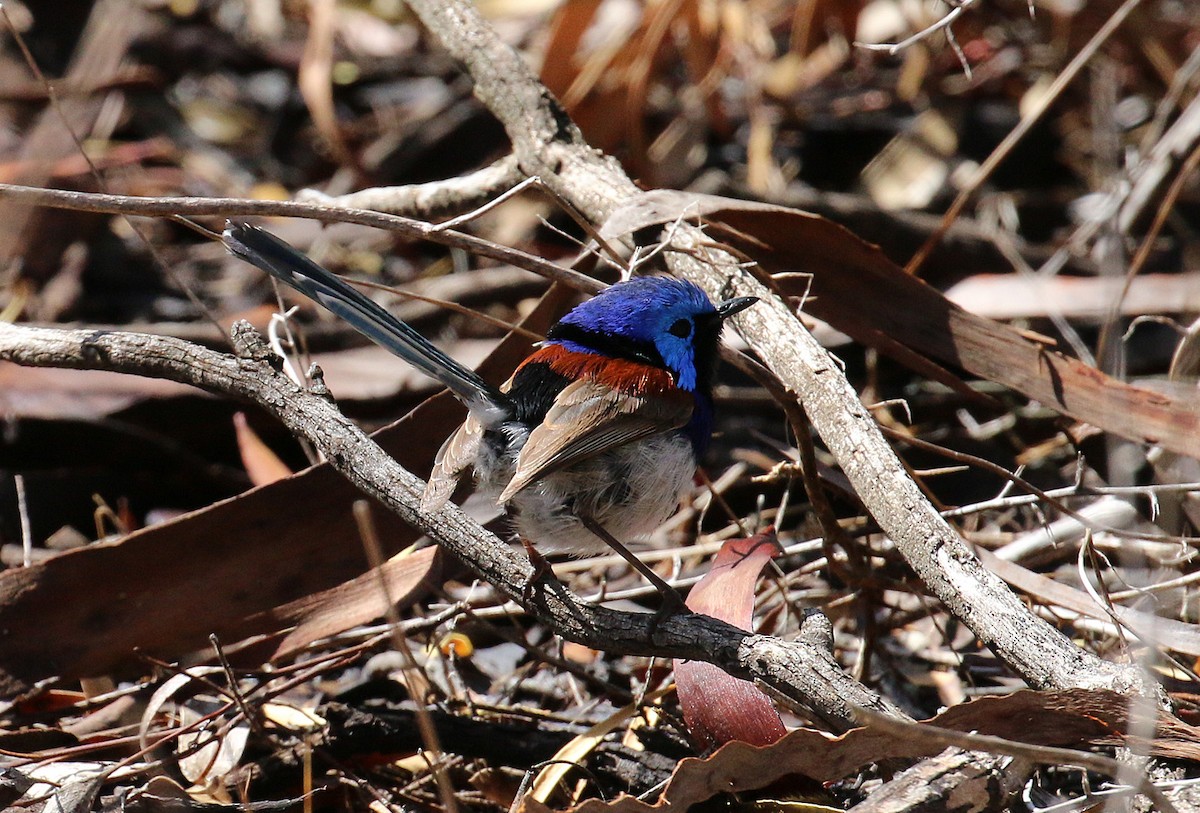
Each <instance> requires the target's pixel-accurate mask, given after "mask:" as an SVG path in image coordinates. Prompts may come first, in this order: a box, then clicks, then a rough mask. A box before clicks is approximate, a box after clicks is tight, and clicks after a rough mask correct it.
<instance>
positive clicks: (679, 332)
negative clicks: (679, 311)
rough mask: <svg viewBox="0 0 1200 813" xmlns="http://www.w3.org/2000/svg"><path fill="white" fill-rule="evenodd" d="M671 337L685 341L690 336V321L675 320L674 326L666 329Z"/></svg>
mask: <svg viewBox="0 0 1200 813" xmlns="http://www.w3.org/2000/svg"><path fill="white" fill-rule="evenodd" d="M667 332H669V333H670V334H671V335H672V336H678V337H679V338H681V339H686V338H687V337H688V336H691V335H692V320H691V319H676V320H675V324H673V325H671V327H669V328H667Z"/></svg>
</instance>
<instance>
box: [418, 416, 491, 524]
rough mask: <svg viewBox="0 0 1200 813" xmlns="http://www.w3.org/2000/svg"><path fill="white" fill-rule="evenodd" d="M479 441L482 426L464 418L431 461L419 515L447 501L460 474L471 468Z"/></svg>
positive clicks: (471, 419)
mask: <svg viewBox="0 0 1200 813" xmlns="http://www.w3.org/2000/svg"><path fill="white" fill-rule="evenodd" d="M481 440H483V424H481V423H480V422H479V421H478V420H476V419H475V417H474V416H473V415H468V416H467V420H466V421H465V422H464V423H463V425H462V426H460V427H458V429H456V430H455V431H454V434H452V435H451V436H450V437H448V438H446V442H445V443H443V444H442V448H440V449H438V453H437V457H436V458H434V461H433V471H431V472H430V473H429V482H427V483H426V484H425V492H424V493H423V494H422V495H421V510H422V511H436V510H437V509H439V508H441V507H442V505H444V504H445V502H446V500H448V499H450V495H451V494H453V493H454V489H455V488H457V486H458V481H459V478H461V477H462V474H463V472H464V471H466V470H467V469H469V468H470V467H471V466H472V465H474V463H475V457H476V455H477V454H478V453H479V443H480V441H481Z"/></svg>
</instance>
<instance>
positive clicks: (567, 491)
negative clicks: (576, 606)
mask: <svg viewBox="0 0 1200 813" xmlns="http://www.w3.org/2000/svg"><path fill="white" fill-rule="evenodd" d="M695 472H696V457H695V453H694V451H693V449H692V442H691V440H689V439H688V438H687V437H686V436H685V435H683V434H682V433H680V432H666V433H663V434H661V435H654V436H652V437H649V438H645V439H643V440H640V441H636V442H634V443H631V444H629V445H627V446H622V447H620V448H618V449H614V450H612V451H610V452H606V453H604V454H602V455H599V456H597V457H595V458H592V459H591V460H585V461H583V462H581V463H578V464H576V465H574V466H571V467H570V468H567V469H563V470H562V471H558V472H555V473H553V474H550V475H547V476H546V477H544V478H542V479H541V480H539V481H537V482H535V483H533V484H532V485H530V486H529V487H528V488H526V489H524V490H523V491H521V492H520V493H519V494H517V495H516V496H515V497H514V498H513V500H512V502H511V503H509V506H508V508H509V513H510V514H511V515H512V516H513V520H514V523H515V524H516V528H517V532H518V533H520V535H521V536H522V537H523V538H524V539H526V540H528V541H529V542H532V543H533V545H534V547H536V548H537V549H538V550H539V551H540V552H542V553H546V554H550V553H567V554H571V555H575V556H585V555H590V554H595V553H600V552H603V551H605V550H607V549H608V546H607V545H606V544H605V543H604V542H603V540H601V539H600V538H599V537H597V536H596V535H595V534H593V533H592V532H591V531H589V530H588V529H587V528H585V527H583V525H582V524H581V523H580V522H579V520H578V519H577V515H585V516H589V517H591V518H592V519H594V520H596V521H597V522H599V523H600V524H601V525H602V526H603V527H604V528H605V529H606V530H607V531H608V532H609V533H611V534H612V535H613V536H614V537H616V538H617V540H618V541H620V542H623V543H627V542H630V541H632V540H635V539H639V538H641V537H644V536H647V535H648V534H650V533H651V532H652V531H653V530H654V529H655V528H657V527H658V526H659V525H661V524H662V522H663V521H664V520H665V519H666V518H667V517H669V516H670V515H671V514H672V513H673V512H674V511H675V509H676V508H677V507H678V506H679V498H680V495H681V494H682V493H683V491H684V490H685V489H686V488H688V486H689V485H691V482H692V477H693V475H694V474H695ZM481 485H482V484H481ZM489 485H490V484H489ZM498 491H499V489H497V492H498Z"/></svg>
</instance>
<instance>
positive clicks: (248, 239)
mask: <svg viewBox="0 0 1200 813" xmlns="http://www.w3.org/2000/svg"><path fill="white" fill-rule="evenodd" d="M222 237H223V239H224V242H225V246H226V248H228V249H229V250H230V251H231V252H233V254H235V255H236V256H238V257H241V258H242V259H243V260H245V261H247V262H249V263H251V264H252V265H256V266H258V267H259V268H261V269H262V270H263V271H266V272H267V273H268V274H270V275H272V276H273V277H276V278H277V279H280V280H282V281H283V282H286V283H287V284H288V285H290V286H292V287H293V288H295V289H296V290H297V291H299V292H300V293H302V294H304V295H305V296H307V297H309V298H310V299H312V300H313V301H315V302H317V303H319V304H321V305H324V306H325V307H326V308H328V309H329V310H330V311H331V312H333V313H335V314H337V315H338V316H340V317H342V318H343V319H345V320H346V321H347V322H348V323H350V326H351V327H353V328H354V329H355V330H357V331H358V332H359V333H362V334H363V335H364V336H366V337H367V338H368V339H370V340H371V341H373V342H375V343H377V344H379V345H380V346H381V347H385V348H387V349H388V350H390V351H392V352H393V353H395V354H396V355H397V356H399V357H400V358H402V359H404V360H405V361H407V362H408V363H409V364H411V365H412V366H414V367H416V368H417V369H418V370H420V371H421V372H423V373H425V374H426V375H429V376H432V377H433V378H436V379H437V380H438V381H440V382H442V384H444V385H445V386H446V387H448V388H449V389H450V391H451V392H453V393H454V394H455V395H456V396H458V398H459V399H460V400H461V401H462V402H463V403H464V404H466V405H467V407H468V408H469V409H470V410H471V411H472V412H474V413H476V414H477V415H478V416H479V417H480V418H481V419H483V420H484V422H485V423H491V422H492V421H494V420H496V419H497V418H500V417H502V416H504V415H505V414H507V413H508V412H510V411H511V402H510V401H509V399H508V396H506V395H505V394H504V393H502V392H500V390H498V389H496V388H495V387H493V386H492V385H491V384H488V383H487V382H486V381H484V380H483V379H482V378H480V377H479V375H478V374H477V373H476V372H475V371H473V370H468V369H467V368H466V367H464V366H463V365H461V364H459V363H458V362H457V361H455V360H454V359H452V358H450V357H449V356H447V355H446V354H445V353H443V352H442V351H441V350H438V349H437V348H436V347H434V346H433V345H432V344H430V342H429V340H428V339H426V338H425V337H424V336H422V335H421V334H420V333H418V332H417V331H415V330H413V329H412V328H411V327H409V326H408V325H406V324H405V323H404V322H401V321H400V320H399V319H397V318H396V317H395V316H392V315H391V314H390V313H388V312H387V311H386V310H384V309H383V308H382V307H380V306H379V305H378V304H376V303H375V302H374V301H372V300H371V299H369V298H368V297H366V296H364V295H363V294H362V293H360V292H359V291H356V290H355V289H354V288H351V287H350V286H349V285H347V284H346V283H345V282H343V281H342V280H341V279H340V278H338V277H337V276H335V275H333V274H331V273H330V272H329V271H326V270H325V269H324V268H322V267H321V266H319V265H317V264H316V263H315V262H313V261H312V260H310V259H309V258H308V257H306V256H304V255H303V254H301V253H300V252H299V251H297V250H296V249H295V248H293V247H292V246H290V245H288V244H287V243H285V242H284V241H283V240H280V239H279V238H278V237H276V236H275V235H273V234H271V233H270V232H268V231H264V230H263V229H260V228H257V227H255V226H251V225H249V224H246V223H234V222H233V221H227V222H226V224H225V233H224V234H223V235H222Z"/></svg>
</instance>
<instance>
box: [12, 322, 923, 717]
mask: <svg viewBox="0 0 1200 813" xmlns="http://www.w3.org/2000/svg"><path fill="white" fill-rule="evenodd" d="M234 344H235V346H237V347H239V348H241V351H242V353H243V357H240V358H239V357H234V356H229V355H226V354H222V353H217V352H215V351H212V350H208V349H207V348H204V347H200V346H198V345H194V344H191V343H189V342H184V341H180V340H178V339H173V338H170V337H164V336H149V335H145V334H136V333H113V332H102V331H95V330H56V329H49V328H29V327H22V326H18V325H11V324H3V323H0V361H11V362H14V363H17V364H22V365H25V366H33V367H64V368H71V369H101V370H109V371H112V372H122V373H129V374H133V375H142V376H149V377H153V378H163V379H167V380H171V381H178V382H182V383H186V384H191V385H193V386H196V387H200V388H201V389H205V390H207V391H209V392H215V393H220V394H224V395H229V396H232V397H234V398H238V399H242V400H247V401H250V402H252V403H255V404H258V405H259V406H261V407H262V408H263V409H264V410H266V411H267V412H268V413H270V414H272V415H274V416H275V417H276V418H277V419H278V420H279V421H280V422H281V423H283V425H284V426H286V427H287V428H288V429H289V430H290V431H291V432H292V433H293V434H295V435H297V436H299V437H303V438H305V439H307V440H308V441H309V442H311V443H312V444H313V445H314V447H316V448H317V449H319V450H320V451H321V453H322V454H324V456H325V458H326V460H328V461H329V463H330V465H332V466H333V467H334V468H335V469H337V470H338V471H339V472H341V473H342V474H343V475H344V476H345V477H346V478H347V479H348V480H350V482H351V483H353V484H354V485H355V486H356V487H358V488H359V489H360V490H362V491H364V492H366V493H367V494H370V495H371V496H373V497H375V498H376V499H378V500H380V501H381V502H382V503H383V504H384V505H385V506H386V507H387V508H389V509H390V510H392V511H394V512H395V513H396V514H398V515H399V516H400V517H401V518H402V519H404V520H405V521H406V522H408V523H409V524H410V525H412V526H413V527H414V528H417V529H419V530H421V531H422V532H424V533H427V534H429V535H430V536H431V537H432V538H433V539H435V540H436V541H437V542H438V543H439V544H440V545H441V546H442V548H443V549H445V550H446V551H447V552H448V553H451V554H453V555H454V556H457V557H458V558H459V559H461V560H463V561H464V562H466V563H467V564H468V565H469V566H470V567H471V568H472V569H473V570H475V571H476V572H477V573H479V574H480V575H481V576H482V577H483V578H485V579H487V580H488V581H489V582H491V584H492V585H493V586H494V587H495V588H496V589H497V590H499V591H500V592H501V593H503V594H504V595H505V596H507V597H508V598H510V599H512V600H513V601H515V602H517V603H518V604H520V605H521V606H523V607H524V608H525V609H526V610H527V611H529V612H530V613H531V614H533V615H535V616H537V617H538V618H539V619H540V620H542V621H543V622H544V623H546V624H547V625H548V626H550V627H551V628H552V629H554V630H555V631H556V632H558V633H559V634H560V635H562V636H563V637H564V638H567V639H569V640H572V641H576V642H578V643H581V644H583V645H584V646H588V647H592V648H595V649H606V650H608V651H611V652H614V653H616V654H636V655H657V656H660V657H664V658H688V659H694V660H704V661H708V662H710V663H715V664H717V665H719V666H720V667H721V668H723V669H725V670H726V671H728V672H730V673H731V674H735V675H738V676H741V677H746V678H748V679H752V680H759V681H762V682H763V683H765V684H766V685H768V686H771V687H772V688H774V689H776V690H777V691H779V692H781V693H783V694H784V695H786V696H787V697H789V698H791V699H793V700H795V701H796V702H799V703H801V704H802V705H804V706H805V707H807V708H809V709H811V710H812V711H813V712H814V713H815V714H816V715H817V716H818V717H819V718H820V719H822V720H824V721H825V722H826V723H827V724H828V725H829V726H830V727H831V728H833V729H834V730H837V731H844V730H846V729H848V728H850V727H851V726H852V725H853V720H854V717H853V707H854V706H856V705H862V706H868V707H872V708H875V709H877V710H879V711H880V712H882V713H885V714H891V715H900V716H903V712H901V711H899V709H897V707H896V706H895V705H894V704H892V703H891V702H890V701H888V700H886V699H883V698H881V697H879V696H878V695H876V694H874V693H873V692H871V691H870V690H869V689H867V688H866V687H864V686H862V685H861V684H859V683H855V682H854V681H853V680H851V679H850V678H849V677H848V676H847V675H846V674H845V673H844V672H843V671H842V669H841V667H840V666H839V665H838V664H837V662H836V661H835V660H834V659H833V656H832V655H831V654H830V652H829V651H828V650H827V649H823V648H821V647H817V646H812V645H810V644H807V643H806V642H796V643H784V642H783V641H780V640H779V639H777V638H773V637H771V636H767V635H754V634H751V633H747V632H745V631H744V630H740V629H737V628H736V627H733V626H730V625H728V624H725V623H723V622H721V621H717V620H716V619H714V618H709V617H707V616H703V615H697V614H689V615H675V616H668V617H665V618H662V619H658V620H657V623H655V619H654V618H652V617H651V616H650V615H649V614H647V613H628V612H619V611H616V610H611V609H609V608H606V607H592V606H588V605H586V604H583V603H581V602H580V601H579V600H578V599H577V598H576V597H575V596H573V595H572V594H570V593H569V592H568V591H566V590H565V588H563V587H562V585H561V584H560V583H558V582H556V581H555V582H549V580H545V579H542V580H537V581H535V582H533V583H531V579H532V578H533V577H534V576H535V573H534V569H533V566H532V565H531V563H530V561H529V559H528V558H527V557H525V556H523V555H521V554H520V553H518V552H516V551H514V550H513V549H512V548H511V547H510V546H509V545H506V544H505V543H503V542H501V541H500V540H499V539H498V538H496V536H495V535H493V534H491V533H489V532H488V531H486V530H484V529H483V528H482V527H481V526H480V525H479V524H478V523H476V522H475V521H474V520H472V519H470V518H469V517H468V516H467V515H466V514H464V513H463V512H462V511H461V510H460V509H459V508H458V507H457V506H455V505H453V504H448V505H446V506H444V507H443V508H441V509H439V510H437V511H435V512H432V513H424V512H422V511H421V509H420V501H421V494H422V492H423V490H424V487H425V484H424V482H423V481H422V480H420V478H418V477H416V476H415V475H413V474H411V473H410V472H408V471H406V470H405V469H404V468H403V467H401V466H400V465H399V464H398V463H397V462H396V461H395V460H394V459H392V458H391V457H389V456H388V455H387V454H386V453H385V452H384V451H383V450H382V449H381V448H379V446H378V445H377V444H376V443H375V442H374V441H373V440H371V439H370V438H369V437H367V435H366V434H364V433H363V432H362V431H361V430H360V429H358V428H357V427H356V426H354V425H353V424H352V423H351V422H350V421H348V420H347V419H346V418H345V416H343V415H342V414H341V412H339V411H338V410H337V408H336V406H334V405H332V404H330V403H329V402H328V401H326V400H325V399H324V398H322V397H320V396H319V395H317V394H314V393H311V392H308V391H306V390H304V389H301V388H299V387H297V386H296V385H295V384H294V383H293V382H292V381H291V380H290V379H288V378H287V377H286V376H284V375H283V374H282V373H280V372H279V371H278V370H276V369H275V368H274V367H272V366H271V363H270V361H268V360H267V359H269V358H270V355H271V354H270V351H269V349H268V348H267V347H266V346H265V344H264V343H263V341H262V338H261V337H260V336H258V335H257V333H255V332H254V330H253V328H251V327H250V326H249V325H248V324H246V323H244V322H242V323H238V324H237V325H235V329H234Z"/></svg>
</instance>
